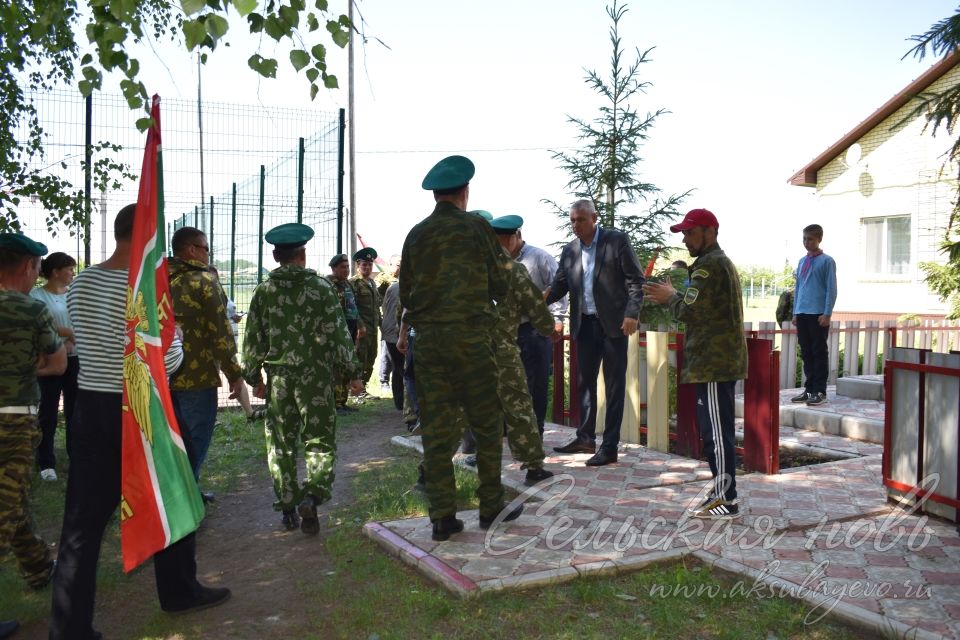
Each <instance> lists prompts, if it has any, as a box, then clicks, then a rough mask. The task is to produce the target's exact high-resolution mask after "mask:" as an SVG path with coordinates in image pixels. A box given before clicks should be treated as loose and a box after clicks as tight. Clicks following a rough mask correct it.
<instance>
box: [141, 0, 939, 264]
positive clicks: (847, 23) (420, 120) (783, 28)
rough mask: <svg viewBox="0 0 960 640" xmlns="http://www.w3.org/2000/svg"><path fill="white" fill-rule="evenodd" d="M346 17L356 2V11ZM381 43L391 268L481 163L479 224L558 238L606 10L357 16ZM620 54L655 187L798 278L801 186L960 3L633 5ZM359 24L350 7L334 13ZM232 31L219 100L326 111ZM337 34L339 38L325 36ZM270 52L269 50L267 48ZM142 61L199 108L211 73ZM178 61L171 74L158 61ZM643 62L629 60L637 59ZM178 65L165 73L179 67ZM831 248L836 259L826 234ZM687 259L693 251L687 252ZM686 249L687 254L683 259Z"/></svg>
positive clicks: (375, 133)
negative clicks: (412, 233)
mask: <svg viewBox="0 0 960 640" xmlns="http://www.w3.org/2000/svg"><path fill="white" fill-rule="evenodd" d="M340 5H342V6H340ZM357 6H358V7H359V11H360V13H361V14H362V16H363V18H364V19H365V25H364V29H365V31H366V32H367V34H368V35H370V36H374V37H376V38H379V39H381V40H382V41H384V42H385V43H386V45H388V47H389V48H387V47H384V46H381V45H380V44H379V43H377V42H375V41H373V40H370V41H369V42H368V43H367V44H366V45H364V46H358V49H357V64H356V69H357V77H356V104H357V110H356V128H357V139H356V149H357V165H356V176H357V216H358V230H359V231H360V233H361V234H362V235H363V236H364V239H365V240H366V241H367V242H368V243H370V244H372V245H373V246H376V247H377V248H378V249H379V250H380V252H381V253H382V254H387V255H388V254H390V253H394V252H399V250H400V247H401V244H402V240H403V237H404V236H405V235H406V232H407V230H408V229H409V227H411V226H412V225H413V224H415V223H416V222H417V221H419V220H420V219H421V218H423V217H424V216H425V215H427V214H428V213H429V212H430V211H431V210H432V204H433V203H432V199H431V197H430V194H429V193H427V192H424V191H421V190H420V181H421V179H422V177H423V175H424V173H425V172H426V171H427V170H428V169H429V168H430V166H432V165H433V163H435V162H436V161H437V160H439V159H440V158H442V157H443V156H445V155H448V154H453V153H461V154H464V155H467V156H469V157H471V158H472V159H473V160H474V162H475V163H476V165H477V175H476V177H475V179H474V181H473V184H472V186H471V202H470V205H471V208H483V209H487V210H489V211H491V212H492V213H494V215H503V214H508V213H513V214H519V215H522V216H523V217H524V218H525V219H526V225H525V227H524V236H525V238H526V239H527V240H528V241H529V242H531V243H532V244H539V245H547V244H549V243H551V242H554V241H557V240H560V239H561V238H562V236H563V233H562V232H560V231H557V230H556V227H557V225H558V224H559V223H560V221H559V220H558V219H557V218H555V217H554V216H553V214H552V213H551V212H550V209H549V207H547V206H546V205H544V204H543V203H542V202H541V200H542V199H544V198H549V199H552V200H556V201H558V202H566V201H569V200H570V197H569V195H568V194H566V193H565V192H564V188H563V185H564V184H565V181H566V180H565V175H564V174H563V173H562V172H560V171H559V170H557V169H556V166H555V164H556V163H555V162H554V161H553V160H552V159H551V156H550V152H549V149H569V148H570V147H573V146H574V145H575V144H576V140H575V133H576V132H575V129H574V128H573V126H572V125H570V124H568V123H567V122H566V119H567V115H575V116H579V117H583V118H587V119H590V118H592V117H593V116H594V114H595V113H596V112H597V108H598V106H599V104H600V102H599V101H598V99H597V97H596V96H595V94H593V93H592V92H591V91H590V89H589V88H588V87H587V86H586V85H585V84H584V82H583V76H584V71H583V69H584V68H591V69H595V70H597V71H598V72H600V73H601V74H605V73H606V71H607V69H608V66H609V64H608V60H609V55H610V44H609V39H608V33H607V32H608V29H609V26H610V22H609V20H608V18H607V16H606V12H605V9H604V7H605V3H604V2H600V1H598V0H578V1H574V0H523V1H517V0H514V1H513V2H506V1H504V0H488V1H485V2H476V1H468V0H415V1H412V2H397V1H396V0H361V1H359V2H358V5H357ZM627 6H628V8H629V11H628V13H627V14H626V16H625V18H624V20H623V21H622V22H621V37H622V39H623V45H624V48H625V49H627V50H628V51H629V50H632V49H633V48H635V47H639V48H640V49H647V48H649V47H656V48H655V49H654V50H653V52H652V53H651V58H652V62H650V63H649V64H647V65H644V67H643V68H642V71H641V77H642V78H643V79H646V80H649V81H650V82H652V83H653V86H652V87H651V88H650V90H649V91H648V93H647V95H646V96H643V97H642V98H640V99H639V100H637V101H636V102H635V103H634V106H635V107H636V108H637V109H638V110H639V111H640V112H646V111H652V110H655V109H657V108H660V107H663V108H666V109H668V110H669V111H670V113H669V114H667V115H665V116H663V117H662V118H661V119H660V120H659V121H658V124H657V126H656V127H655V128H654V129H653V131H652V132H651V138H652V139H651V141H650V142H649V143H648V144H647V145H646V147H645V148H644V150H643V155H644V158H645V162H644V163H643V164H642V166H641V174H642V177H643V178H644V179H645V180H647V181H649V182H652V183H654V184H656V185H658V186H659V187H661V188H662V189H663V190H664V191H665V192H667V193H673V192H679V191H683V190H686V189H689V188H694V189H696V191H695V193H694V195H693V196H692V197H691V198H690V199H689V200H688V203H689V204H688V206H687V207H685V208H693V207H707V208H709V209H711V210H713V211H714V212H715V213H716V214H717V216H718V218H719V220H720V222H721V229H720V242H721V245H723V246H724V248H725V249H726V250H727V252H728V253H729V254H730V255H731V257H732V258H733V259H734V261H735V262H737V263H740V264H744V265H746V264H770V265H782V264H783V260H784V258H785V257H789V259H790V262H791V263H792V262H794V261H795V258H796V256H797V255H798V254H799V253H800V252H801V251H802V247H801V245H800V241H799V239H800V229H801V228H802V227H803V226H804V225H806V224H809V223H810V222H814V221H816V220H813V219H811V217H810V216H811V214H810V210H811V204H812V198H813V195H812V194H813V191H812V189H806V188H799V187H791V186H788V185H787V182H786V181H787V179H788V178H789V177H790V175H792V174H793V172H794V171H796V170H797V169H799V168H801V167H802V166H803V165H805V164H806V163H807V162H808V161H810V160H811V159H813V158H814V157H815V156H816V155H818V154H819V153H820V152H821V151H823V150H824V149H826V148H827V147H828V146H829V145H831V144H832V143H833V142H835V141H836V140H837V139H838V138H839V137H841V136H842V135H843V134H844V133H846V132H847V131H849V130H850V129H852V128H853V127H854V126H855V125H856V124H858V123H859V122H860V121H862V120H863V119H865V118H866V117H867V116H868V115H870V113H872V112H873V111H874V110H875V109H876V108H878V107H879V106H880V105H881V104H883V103H884V102H885V101H886V100H887V99H889V98H890V97H892V96H893V95H894V94H895V93H897V92H898V91H899V90H900V89H902V88H903V87H904V86H905V85H906V84H908V83H909V82H910V81H911V80H912V79H913V78H915V77H916V76H918V75H919V74H920V73H922V72H923V70H925V69H926V68H927V67H929V66H930V65H931V64H933V62H934V61H933V60H931V59H927V60H925V61H924V62H922V63H921V62H917V61H916V60H914V59H913V58H910V59H906V60H902V59H901V58H902V56H903V55H904V54H905V53H906V52H907V50H908V49H909V48H910V43H909V42H907V39H908V38H909V36H911V35H913V34H915V33H920V32H923V31H925V30H926V29H927V28H928V27H929V26H930V25H931V24H932V23H933V22H935V21H937V20H939V19H941V18H943V17H946V16H948V15H950V14H951V13H952V12H953V11H955V9H956V6H957V5H956V3H953V2H945V1H941V0H924V1H922V2H906V1H900V2H895V1H892V0H885V1H866V0H844V1H841V2H838V1H836V0H833V1H825V0H811V1H808V2H805V3H800V4H798V3H788V2H781V1H771V0H767V1H760V0H741V1H717V0H713V1H708V0H684V1H683V2H639V1H634V2H628V3H627ZM331 7H332V8H333V9H334V10H335V11H338V12H339V11H341V10H344V11H345V7H346V4H345V3H343V2H340V3H338V2H331ZM241 29H243V25H242V23H239V22H237V21H235V22H234V33H235V35H234V36H232V37H231V40H232V42H233V46H232V47H230V48H220V49H218V50H217V51H216V52H214V53H213V54H212V55H211V59H210V63H209V64H208V67H207V68H206V69H205V70H204V72H203V74H204V75H203V81H204V84H203V92H204V97H205V99H208V100H211V101H227V102H239V103H252V104H255V103H257V102H261V103H263V104H279V105H286V106H295V107H303V106H307V105H310V104H311V103H310V101H309V99H308V94H307V85H306V83H305V81H304V80H303V78H302V76H300V77H299V78H298V77H296V76H294V74H293V73H292V71H290V72H288V71H286V70H285V66H286V63H285V61H286V49H284V48H282V47H281V48H279V49H277V50H276V55H277V56H278V57H279V58H280V59H281V74H280V77H279V78H278V79H277V80H261V79H259V78H258V77H257V76H256V75H255V74H254V73H253V72H251V71H249V70H248V69H246V62H245V61H246V58H247V57H248V55H249V50H250V49H251V48H252V47H253V46H255V41H253V40H252V39H251V38H250V37H249V36H242V35H241V33H240V30H241ZM320 37H321V38H322V37H324V36H322V35H321V36H320ZM263 49H264V53H265V54H266V53H267V52H270V51H273V44H272V41H271V42H269V43H264V44H263ZM328 50H329V51H330V64H331V69H332V70H333V71H334V72H335V73H337V75H338V76H339V78H340V81H341V87H343V88H342V89H341V90H339V91H329V92H326V91H324V92H321V94H320V95H319V96H318V98H317V100H316V101H315V102H314V103H312V104H313V106H314V107H316V108H320V109H330V110H332V109H337V108H340V107H346V105H347V92H346V80H347V76H346V53H345V51H341V50H337V49H336V48H335V47H332V45H331V46H330V47H328ZM156 51H157V52H158V53H156V54H155V53H153V52H151V51H150V50H146V49H145V50H144V51H141V52H140V53H139V55H140V58H141V62H142V63H143V67H144V70H145V71H144V77H145V78H149V79H150V85H149V86H148V90H149V91H150V92H151V93H152V92H159V93H161V95H165V96H166V95H172V96H177V97H184V98H192V97H193V96H195V93H196V70H195V67H196V65H195V63H193V62H192V59H191V57H190V56H189V55H188V54H186V53H185V52H181V51H179V50H177V49H176V48H174V47H171V46H169V45H157V47H156ZM160 59H162V63H163V64H162V65H161V64H160ZM631 59H632V58H631ZM168 69H169V71H168ZM819 222H821V224H824V226H825V228H826V235H825V239H824V248H825V249H826V250H827V251H828V252H829V250H830V244H831V242H832V241H836V240H835V239H832V238H831V237H830V229H829V224H828V222H827V221H819ZM678 244H679V243H678ZM683 253H684V252H683V251H681V252H680V253H679V254H677V257H683V255H682V254H683Z"/></svg>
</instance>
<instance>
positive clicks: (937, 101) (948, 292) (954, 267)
mask: <svg viewBox="0 0 960 640" xmlns="http://www.w3.org/2000/svg"><path fill="white" fill-rule="evenodd" d="M910 39H911V40H912V41H914V42H916V43H917V44H916V45H914V47H913V48H912V49H910V51H908V52H907V54H906V56H909V55H913V56H915V57H916V58H917V59H919V60H923V59H924V58H925V57H926V56H927V55H931V56H934V57H946V56H948V55H951V54H952V53H953V52H954V51H956V50H957V49H958V48H960V9H958V10H957V11H956V12H954V14H953V15H952V16H949V17H947V18H944V19H943V20H940V21H939V22H937V23H936V24H934V25H933V26H932V27H930V29H929V30H928V31H927V32H926V33H922V34H919V35H915V36H913V37H911V38H910ZM906 56H904V57H906ZM914 101H915V103H916V104H915V106H914V108H913V110H912V111H911V112H910V114H909V115H908V116H907V119H911V118H914V117H917V116H923V117H924V118H925V119H926V121H927V124H926V126H925V128H924V130H930V131H931V133H933V134H936V132H937V130H939V129H941V128H942V129H943V130H944V131H946V132H947V133H948V134H950V135H954V131H955V128H956V125H957V122H958V120H960V85H954V86H952V87H947V88H946V89H944V90H943V91H940V92H932V91H928V92H924V93H921V94H920V95H919V96H917V97H916V98H915V99H914ZM947 158H948V161H949V162H951V163H953V165H954V168H955V170H956V171H957V172H958V175H957V178H958V180H960V137H958V138H957V139H956V140H954V142H953V145H952V146H951V147H950V150H949V151H948V152H947ZM940 249H941V251H942V252H943V253H944V254H945V255H946V256H947V264H946V265H941V264H937V263H934V262H925V263H922V264H921V265H920V268H921V269H922V270H923V272H924V274H926V278H925V279H926V282H927V284H928V285H929V286H930V288H931V289H932V290H933V291H934V292H935V293H936V294H937V295H938V296H940V299H941V300H943V301H944V302H946V303H947V304H948V305H949V317H951V318H960V192H958V193H957V196H956V199H955V200H954V205H953V210H952V211H951V212H950V218H949V221H948V223H947V226H946V228H945V229H944V235H943V239H942V241H941V243H940Z"/></svg>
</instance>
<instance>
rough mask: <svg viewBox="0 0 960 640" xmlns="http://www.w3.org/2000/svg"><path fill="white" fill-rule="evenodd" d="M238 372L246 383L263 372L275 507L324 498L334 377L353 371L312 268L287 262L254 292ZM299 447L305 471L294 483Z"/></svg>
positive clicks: (339, 318) (329, 479)
mask: <svg viewBox="0 0 960 640" xmlns="http://www.w3.org/2000/svg"><path fill="white" fill-rule="evenodd" d="M243 366H244V369H243V377H244V379H245V380H246V381H247V382H248V383H249V384H250V385H251V386H256V385H258V384H260V383H261V382H262V378H261V374H260V369H261V367H262V368H263V369H264V370H265V371H266V372H267V414H266V420H265V432H266V439H267V464H268V466H269V468H270V474H271V475H272V476H273V488H274V491H275V493H276V496H277V501H276V502H275V503H274V507H275V508H276V509H277V510H284V511H287V510H291V509H293V508H294V507H295V506H296V504H297V503H298V502H300V501H301V500H302V499H303V498H304V497H305V496H307V495H312V496H314V497H315V498H316V499H317V502H318V503H320V502H323V501H325V500H329V499H330V489H331V486H332V485H333V471H334V463H335V453H336V439H335V436H336V411H335V407H334V400H333V381H334V376H335V375H338V372H339V371H341V370H343V371H346V373H347V375H349V376H350V377H352V378H355V377H357V375H358V374H359V371H360V366H359V363H358V362H357V357H356V354H355V352H354V348H353V342H352V341H351V340H350V336H349V334H348V333H347V325H346V322H345V320H344V317H343V311H342V310H341V307H340V305H339V304H338V302H337V296H336V293H335V292H334V288H333V287H332V286H331V285H330V283H329V282H327V281H326V280H324V279H323V278H322V277H320V276H319V275H317V273H316V272H315V271H313V270H311V269H304V268H303V267H300V266H298V265H293V264H286V265H283V266H281V267H278V268H277V269H274V270H273V271H271V272H270V276H269V278H268V279H267V280H266V281H265V282H263V283H262V284H261V285H259V286H258V287H257V289H256V291H254V294H253V299H252V300H251V301H250V312H249V315H248V316H247V328H246V333H245V334H244V343H243ZM300 443H302V444H303V449H304V457H305V458H306V467H307V474H306V478H305V479H304V482H303V486H302V487H301V486H300V485H299V484H298V481H297V449H298V447H299V445H300Z"/></svg>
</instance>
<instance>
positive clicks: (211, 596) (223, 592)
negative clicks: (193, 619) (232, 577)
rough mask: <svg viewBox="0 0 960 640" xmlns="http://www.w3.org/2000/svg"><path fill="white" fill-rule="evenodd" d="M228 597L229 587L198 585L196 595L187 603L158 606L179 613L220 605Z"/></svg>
mask: <svg viewBox="0 0 960 640" xmlns="http://www.w3.org/2000/svg"><path fill="white" fill-rule="evenodd" d="M229 599H230V589H227V588H226V587H199V588H198V591H197V593H196V595H194V597H193V599H192V600H190V601H189V602H188V603H186V604H183V605H178V606H175V607H164V606H163V605H161V606H160V608H161V609H163V610H164V611H166V612H167V613H172V614H181V613H190V612H191V611H200V610H201V609H209V608H210V607H216V606H217V605H221V604H223V603H224V602H226V601H227V600H229Z"/></svg>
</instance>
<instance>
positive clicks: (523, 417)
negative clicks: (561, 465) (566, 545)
mask: <svg viewBox="0 0 960 640" xmlns="http://www.w3.org/2000/svg"><path fill="white" fill-rule="evenodd" d="M522 225H523V218H521V217H520V216H501V217H499V218H494V219H493V221H491V223H490V226H491V227H493V232H494V233H495V234H496V235H497V240H498V241H499V242H500V245H501V246H503V247H504V254H505V255H507V256H508V257H509V254H507V253H506V245H507V244H508V242H509V239H510V237H511V236H515V235H516V233H517V229H519V228H520V227H521V226H522ZM509 273H510V291H509V292H508V293H507V295H506V296H504V297H503V299H502V300H498V301H497V313H498V314H499V316H500V317H499V319H498V320H497V324H496V325H495V327H494V333H493V335H494V345H495V346H494V349H495V350H496V358H497V370H498V372H499V375H500V378H499V384H498V387H497V389H498V392H499V393H498V395H499V396H500V404H501V406H502V407H503V417H504V420H505V422H506V427H507V442H508V443H509V445H510V451H511V453H512V454H513V457H514V458H515V459H516V460H517V461H518V462H520V463H521V468H522V469H526V470H527V475H526V478H525V479H524V482H525V483H526V484H527V486H533V485H535V484H536V483H538V482H540V481H541V480H546V479H547V478H549V477H551V476H553V473H551V472H550V471H547V470H546V469H544V468H543V459H544V455H543V438H542V437H541V436H540V429H539V427H538V425H537V416H536V413H535V412H534V410H533V400H532V398H531V396H530V388H529V386H528V385H527V376H526V371H525V370H524V367H523V362H521V360H520V347H519V346H518V345H517V328H518V327H519V326H520V318H521V317H527V318H529V319H530V320H529V322H530V324H531V325H533V327H534V329H536V331H537V333H539V334H540V335H542V336H550V335H552V334H553V333H554V331H555V322H554V319H553V316H552V315H551V313H550V309H549V308H548V307H547V304H546V303H545V302H544V301H543V294H542V293H541V292H540V289H538V288H537V286H536V285H535V284H534V283H533V280H532V279H531V278H530V274H529V273H528V272H527V268H526V267H524V266H523V265H522V264H520V263H519V262H516V263H514V265H513V269H511V270H510V271H509Z"/></svg>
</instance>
